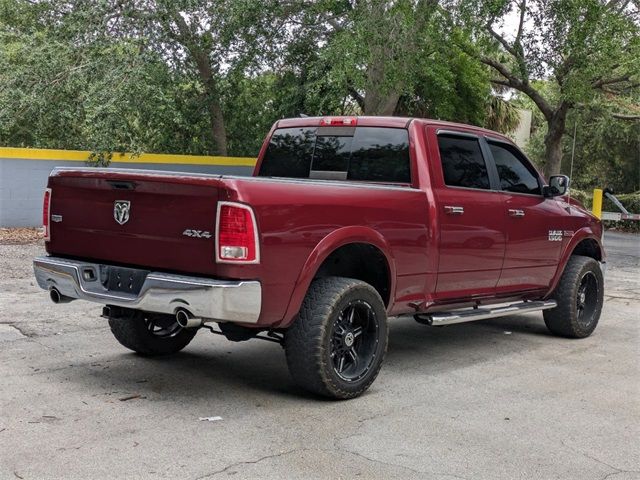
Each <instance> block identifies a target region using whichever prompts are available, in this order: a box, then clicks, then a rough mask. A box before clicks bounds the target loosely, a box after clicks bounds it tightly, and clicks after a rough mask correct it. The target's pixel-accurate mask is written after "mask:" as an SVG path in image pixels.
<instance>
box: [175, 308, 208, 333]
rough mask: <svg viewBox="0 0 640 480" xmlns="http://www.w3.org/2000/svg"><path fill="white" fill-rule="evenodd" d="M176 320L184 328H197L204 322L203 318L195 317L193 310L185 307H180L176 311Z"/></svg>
mask: <svg viewBox="0 0 640 480" xmlns="http://www.w3.org/2000/svg"><path fill="white" fill-rule="evenodd" d="M176 322H178V325H180V326H181V327H182V328H197V327H201V326H202V324H203V323H204V322H203V320H202V319H201V318H197V317H194V316H193V314H192V313H191V312H189V311H188V310H185V309H184V308H180V309H178V311H177V312H176Z"/></svg>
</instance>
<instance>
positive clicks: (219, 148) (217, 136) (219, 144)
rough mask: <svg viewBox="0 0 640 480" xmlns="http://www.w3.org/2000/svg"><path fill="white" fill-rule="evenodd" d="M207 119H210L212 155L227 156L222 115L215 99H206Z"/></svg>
mask: <svg viewBox="0 0 640 480" xmlns="http://www.w3.org/2000/svg"><path fill="white" fill-rule="evenodd" d="M208 102H209V117H210V119H211V136H212V137H213V144H214V145H213V147H214V151H213V153H214V154H215V155H221V156H223V157H226V156H227V153H228V152H227V131H226V130H225V127H224V115H223V114H222V106H221V105H220V102H219V101H218V100H217V99H216V98H211V96H210V97H209V99H208Z"/></svg>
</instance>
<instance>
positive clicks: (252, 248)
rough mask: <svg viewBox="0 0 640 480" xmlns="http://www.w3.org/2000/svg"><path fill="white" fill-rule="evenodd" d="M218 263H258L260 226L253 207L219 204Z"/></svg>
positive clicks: (217, 228)
mask: <svg viewBox="0 0 640 480" xmlns="http://www.w3.org/2000/svg"><path fill="white" fill-rule="evenodd" d="M216 261H217V262H219V263H258V262H259V261H260V247H259V245H258V226H257V225H256V217H255V215H254V214H253V210H251V207H249V206H247V205H243V204H241V203H233V202H220V203H218V218H217V225H216Z"/></svg>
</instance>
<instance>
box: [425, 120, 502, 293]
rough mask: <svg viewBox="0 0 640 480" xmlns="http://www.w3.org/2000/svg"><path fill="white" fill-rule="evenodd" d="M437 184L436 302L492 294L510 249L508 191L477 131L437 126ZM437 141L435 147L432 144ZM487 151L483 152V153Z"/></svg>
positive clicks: (434, 157)
mask: <svg viewBox="0 0 640 480" xmlns="http://www.w3.org/2000/svg"><path fill="white" fill-rule="evenodd" d="M429 138H430V139H435V140H437V141H436V142H430V147H431V148H430V158H431V159H432V160H431V170H432V173H433V175H432V188H433V190H434V193H435V198H436V202H437V209H438V221H439V230H440V231H439V234H440V240H439V253H438V256H439V259H438V274H437V280H436V294H435V300H439V301H442V300H445V301H446V300H453V299H468V298H473V297H482V296H487V295H493V294H494V293H495V291H496V284H497V283H498V279H499V277H500V271H501V269H502V262H503V258H504V253H505V221H506V219H505V216H504V194H502V193H501V192H499V191H496V190H495V189H494V190H492V188H491V187H492V186H495V183H496V179H495V175H494V176H493V179H492V177H491V176H490V171H489V169H488V167H487V165H488V164H487V159H486V158H485V156H486V153H487V152H486V148H484V149H483V146H482V144H481V138H480V137H478V136H476V135H475V134H471V133H467V132H464V131H457V130H455V129H454V130H432V133H431V135H430V137H429ZM434 143H435V145H433V144H434ZM483 150H484V151H483Z"/></svg>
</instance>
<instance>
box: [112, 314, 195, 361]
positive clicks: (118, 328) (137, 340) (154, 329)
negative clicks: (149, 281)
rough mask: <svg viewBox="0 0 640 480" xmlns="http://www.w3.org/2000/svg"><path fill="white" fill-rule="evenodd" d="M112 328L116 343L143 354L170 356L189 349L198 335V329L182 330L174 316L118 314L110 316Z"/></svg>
mask: <svg viewBox="0 0 640 480" xmlns="http://www.w3.org/2000/svg"><path fill="white" fill-rule="evenodd" d="M109 327H111V333H113V336H114V337H116V340H118V342H120V343H121V344H122V345H123V346H125V347H127V348H128V349H130V350H133V351H134V352H137V353H139V354H141V355H149V356H151V355H169V354H171V353H176V352H179V351H180V350H182V349H183V348H184V347H186V346H187V345H188V344H189V342H191V340H193V337H194V336H195V335H196V333H197V331H198V330H197V329H196V328H182V327H181V326H180V325H179V324H178V322H176V319H175V317H174V316H173V315H163V314H159V313H150V312H141V311H139V310H124V311H118V316H112V317H109Z"/></svg>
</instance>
